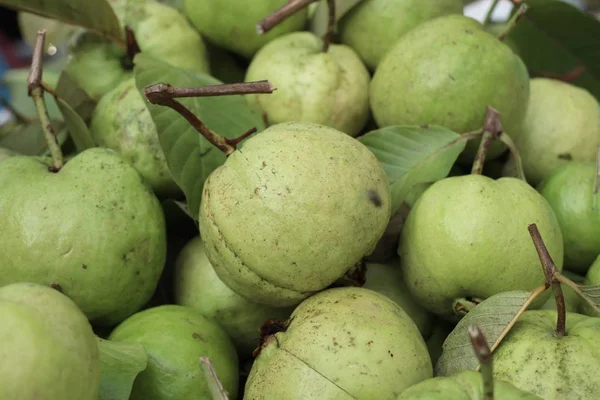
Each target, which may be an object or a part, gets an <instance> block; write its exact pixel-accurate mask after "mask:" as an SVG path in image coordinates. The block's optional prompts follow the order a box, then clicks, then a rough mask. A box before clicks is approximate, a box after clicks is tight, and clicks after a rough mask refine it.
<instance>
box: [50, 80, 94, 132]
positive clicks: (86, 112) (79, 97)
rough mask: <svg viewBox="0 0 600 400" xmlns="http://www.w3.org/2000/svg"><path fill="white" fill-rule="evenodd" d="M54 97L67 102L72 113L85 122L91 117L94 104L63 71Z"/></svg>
mask: <svg viewBox="0 0 600 400" xmlns="http://www.w3.org/2000/svg"><path fill="white" fill-rule="evenodd" d="M56 95H57V96H58V97H59V98H61V99H63V100H64V101H65V102H67V103H68V104H69V105H70V106H71V108H72V109H73V111H75V112H76V113H77V114H79V116H80V117H81V118H82V119H83V120H84V121H87V120H89V119H90V117H91V116H92V112H93V111H94V108H95V107H96V102H95V101H94V100H93V99H92V98H91V97H90V96H88V94H87V93H86V92H85V90H83V89H82V88H80V87H79V85H77V83H76V82H75V81H74V80H73V78H71V75H69V73H68V72H67V71H66V70H63V71H62V72H61V74H60V77H59V78H58V83H57V84H56Z"/></svg>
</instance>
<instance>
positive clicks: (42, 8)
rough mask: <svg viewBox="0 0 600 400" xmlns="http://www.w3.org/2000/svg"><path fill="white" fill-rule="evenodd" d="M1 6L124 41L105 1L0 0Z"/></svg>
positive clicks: (110, 8)
mask: <svg viewBox="0 0 600 400" xmlns="http://www.w3.org/2000/svg"><path fill="white" fill-rule="evenodd" d="M0 5H3V6H6V7H9V8H13V9H15V10H18V11H26V12H30V13H33V14H37V15H39V16H42V17H46V18H52V19H56V20H59V21H62V22H65V23H67V24H71V25H77V26H82V27H84V28H86V29H88V30H90V31H94V32H97V33H99V34H101V35H103V36H105V37H107V38H109V39H112V40H114V41H117V42H123V32H122V30H121V25H120V24H119V20H118V19H117V16H116V15H115V13H114V11H113V9H112V7H111V6H110V4H109V3H108V2H107V1H106V0H0Z"/></svg>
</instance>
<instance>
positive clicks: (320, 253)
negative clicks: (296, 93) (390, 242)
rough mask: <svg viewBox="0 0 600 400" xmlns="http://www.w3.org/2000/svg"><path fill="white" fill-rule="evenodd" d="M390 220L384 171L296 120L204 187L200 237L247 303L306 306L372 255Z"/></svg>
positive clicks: (366, 154)
mask: <svg viewBox="0 0 600 400" xmlns="http://www.w3.org/2000/svg"><path fill="white" fill-rule="evenodd" d="M390 214H391V195H390V189H389V183H388V179H387V176H386V174H385V171H384V170H383V168H382V167H381V165H380V164H379V162H378V161H377V159H376V158H375V156H374V155H373V153H371V152H370V151H369V149H368V148H367V147H366V146H365V145H363V144H362V143H360V142H359V141H358V140H356V139H354V138H352V137H350V136H348V135H346V134H345V133H343V132H340V131H338V130H335V129H333V128H328V127H326V126H321V125H316V124H310V123H301V122H291V123H284V124H279V125H274V126H271V127H269V128H267V129H266V130H264V131H262V132H260V133H258V134H257V135H255V136H253V137H251V138H250V139H248V140H247V141H245V142H244V143H243V145H242V146H241V148H239V149H238V150H236V151H235V152H233V153H232V154H231V155H230V156H229V157H228V159H227V161H226V162H225V164H224V165H223V166H221V167H219V168H218V169H216V170H215V171H214V172H213V173H212V174H211V175H210V176H209V177H208V179H207V180H206V182H205V184H204V189H203V193H202V202H201V205H200V219H199V225H200V235H201V237H202V240H203V241H204V244H205V248H206V252H207V256H208V259H209V260H210V262H211V264H212V265H213V267H214V269H215V272H216V273H217V275H218V276H219V278H220V279H221V280H222V281H223V283H225V284H226V285H227V286H229V288H230V289H232V290H233V291H235V292H236V293H238V294H239V295H241V296H243V297H246V298H247V299H249V300H251V301H254V302H257V303H263V304H267V305H271V306H275V307H285V306H291V305H295V304H298V303H299V302H300V301H302V300H303V299H305V298H306V297H308V296H310V295H312V294H314V293H316V292H318V291H320V290H323V289H325V288H326V287H327V286H329V285H331V284H332V283H334V282H335V281H336V280H337V279H339V278H341V277H342V276H343V275H344V274H345V273H346V272H347V271H348V270H350V269H351V268H352V267H353V266H354V265H355V264H357V263H358V262H359V261H360V260H361V259H362V257H364V256H365V255H368V254H369V253H370V252H372V251H373V249H374V248H375V246H376V245H377V242H378V241H379V238H380V237H381V236H382V235H383V232H384V231H385V228H386V226H387V223H388V221H389V219H390Z"/></svg>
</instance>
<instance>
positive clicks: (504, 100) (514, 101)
mask: <svg viewBox="0 0 600 400" xmlns="http://www.w3.org/2000/svg"><path fill="white" fill-rule="evenodd" d="M482 28H483V26H482V25H481V24H480V23H479V22H477V21H475V20H473V19H471V18H469V17H465V16H462V15H450V16H444V17H438V18H434V19H432V20H429V21H426V22H423V23H422V24H420V25H419V26H417V27H416V28H414V29H412V30H410V31H409V32H408V33H406V34H405V35H404V36H402V37H401V38H400V39H399V40H398V41H396V43H395V44H394V46H393V47H392V48H391V49H390V51H389V52H388V53H387V54H386V56H385V57H384V58H383V59H382V60H381V62H380V64H379V66H378V67H377V70H376V71H375V74H374V76H373V80H372V81H371V89H370V101H371V109H372V111H373V115H374V117H375V120H376V121H377V124H378V125H379V126H380V127H385V126H389V125H421V124H437V125H442V126H445V127H446V128H448V129H450V130H453V131H455V132H457V133H465V132H471V131H475V130H478V129H481V128H482V127H483V124H484V119H485V116H486V112H487V108H488V107H489V106H492V107H494V108H495V109H496V110H497V111H498V112H499V113H500V116H501V117H500V119H501V122H502V125H503V128H504V131H505V132H506V133H507V134H508V135H509V136H511V137H512V138H513V139H515V138H516V136H517V135H518V133H519V132H520V126H521V124H522V122H523V119H524V117H525V110H526V108H527V103H528V100H529V75H528V71H527V68H526V67H525V64H524V63H523V62H522V60H521V59H520V58H519V57H518V56H517V55H515V54H514V53H513V51H512V50H511V49H510V48H509V47H508V46H506V45H505V44H504V43H502V42H501V41H500V40H498V39H497V38H496V37H495V36H493V35H491V34H489V33H488V32H485V31H484V30H483V29H482ZM478 142H479V141H470V142H469V143H468V144H467V147H466V149H465V152H464V154H463V158H464V159H465V160H467V159H468V160H472V157H473V156H474V155H475V153H476V151H477V148H478ZM505 149H506V147H505V146H504V145H503V144H502V143H501V142H499V141H496V142H494V144H493V145H492V147H491V148H490V151H489V152H488V156H487V159H488V161H489V160H492V159H494V158H497V157H498V156H499V155H500V154H501V153H502V152H503V151H504V150H505Z"/></svg>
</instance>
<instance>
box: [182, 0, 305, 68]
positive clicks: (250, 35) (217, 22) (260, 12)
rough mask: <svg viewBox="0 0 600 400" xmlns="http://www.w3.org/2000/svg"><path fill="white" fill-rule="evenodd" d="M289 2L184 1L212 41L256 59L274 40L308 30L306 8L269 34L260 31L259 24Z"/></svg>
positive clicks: (198, 24)
mask: <svg viewBox="0 0 600 400" xmlns="http://www.w3.org/2000/svg"><path fill="white" fill-rule="evenodd" d="M286 3H287V0H254V1H253V2H252V7H249V6H248V4H247V3H245V2H243V1H239V0H219V1H214V0H184V13H185V14H186V15H187V17H188V18H189V19H190V21H191V22H192V24H194V26H195V27H196V29H198V31H199V32H200V33H201V34H202V36H204V37H205V38H207V39H208V41H210V42H212V43H214V44H216V45H218V46H220V47H223V48H225V49H227V50H230V51H233V52H234V53H237V54H239V55H241V56H243V57H246V58H252V56H253V55H254V53H256V52H257V51H258V49H260V48H261V47H262V46H264V45H265V44H267V43H268V42H270V41H271V40H273V39H275V38H277V37H279V36H282V35H285V34H286V33H290V32H294V31H299V30H302V29H304V26H305V25H306V20H307V15H308V14H307V13H308V11H307V10H306V9H303V10H300V11H298V12H296V13H295V14H293V15H292V16H290V17H289V18H287V19H286V20H285V21H283V22H282V23H281V24H279V25H277V26H276V27H274V28H273V29H272V30H270V31H269V32H267V33H266V34H264V35H259V34H258V32H257V31H256V24H258V22H259V21H260V20H261V19H263V18H264V17H266V16H267V15H269V14H271V13H272V12H274V11H275V10H277V9H278V8H279V7H281V6H283V5H284V4H286Z"/></svg>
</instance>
